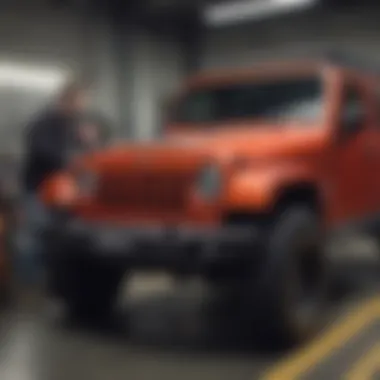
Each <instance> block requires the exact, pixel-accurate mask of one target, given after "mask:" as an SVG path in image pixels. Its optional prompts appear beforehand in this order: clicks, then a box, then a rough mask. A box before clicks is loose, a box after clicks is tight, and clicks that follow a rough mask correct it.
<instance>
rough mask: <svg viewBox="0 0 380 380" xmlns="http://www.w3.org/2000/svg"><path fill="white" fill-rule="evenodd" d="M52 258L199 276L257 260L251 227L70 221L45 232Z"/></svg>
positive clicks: (255, 234)
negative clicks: (166, 270)
mask: <svg viewBox="0 0 380 380" xmlns="http://www.w3.org/2000/svg"><path fill="white" fill-rule="evenodd" d="M43 239H44V242H45V244H46V246H47V250H48V252H49V253H48V256H49V258H50V260H49V261H51V259H53V261H55V260H54V258H57V259H59V260H62V258H73V257H74V258H75V257H83V258H91V259H98V260H104V261H109V262H115V263H119V264H124V265H128V267H134V268H151V267H154V268H162V269H168V270H174V271H186V272H199V271H202V270H203V269H205V268H209V267H212V266H213V265H223V266H227V267H228V266H229V265H233V264H235V263H240V264H242V265H245V264H246V263H247V262H248V261H251V260H252V259H254V258H255V257H257V253H258V246H259V231H257V230H255V229H254V228H251V227H249V228H248V227H232V226H225V227H186V226H176V227H168V226H161V225H159V226H152V225H149V226H146V225H144V226H134V227H125V226H115V225H109V224H107V225H103V224H97V223H89V222H82V221H78V220H76V221H75V220H72V221H68V222H65V223H56V224H53V225H50V226H49V227H48V228H47V229H46V230H45V231H44V233H43Z"/></svg>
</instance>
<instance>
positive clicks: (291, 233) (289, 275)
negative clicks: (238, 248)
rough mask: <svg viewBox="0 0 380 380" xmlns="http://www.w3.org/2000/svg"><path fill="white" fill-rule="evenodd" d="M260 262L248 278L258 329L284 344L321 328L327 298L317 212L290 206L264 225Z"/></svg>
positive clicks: (306, 337)
mask: <svg viewBox="0 0 380 380" xmlns="http://www.w3.org/2000/svg"><path fill="white" fill-rule="evenodd" d="M267 239H268V240H267V244H266V247H265V248H264V249H265V255H266V257H265V259H264V265H263V267H262V270H261V273H259V275H258V279H259V281H258V283H257V282H256V281H255V280H253V284H254V286H255V287H256V289H255V293H256V294H257V298H256V300H257V301H256V302H255V305H254V306H255V309H256V310H257V311H258V313H257V314H258V317H259V319H258V324H257V327H259V331H260V332H261V335H262V337H264V338H265V340H266V341H268V339H269V340H275V341H277V342H281V343H284V344H287V345H289V344H290V345H293V344H298V343H301V342H302V341H305V340H308V339H310V338H311V337H312V336H313V335H314V334H315V333H316V332H317V331H318V330H319V328H320V327H321V324H322V322H323V319H324V314H325V313H324V312H325V310H326V309H325V306H326V303H327V300H328V295H329V293H328V289H329V288H328V284H329V281H328V279H329V275H328V265H327V261H326V256H325V250H324V238H323V233H322V229H321V225H320V223H319V220H318V217H317V215H316V214H315V213H314V212H313V211H312V210H311V209H309V208H308V207H305V206H302V205H300V206H298V205H292V206H289V207H287V208H286V209H284V210H283V212H281V213H279V214H278V215H277V217H275V220H274V223H273V225H272V226H271V227H269V230H268V237H267Z"/></svg>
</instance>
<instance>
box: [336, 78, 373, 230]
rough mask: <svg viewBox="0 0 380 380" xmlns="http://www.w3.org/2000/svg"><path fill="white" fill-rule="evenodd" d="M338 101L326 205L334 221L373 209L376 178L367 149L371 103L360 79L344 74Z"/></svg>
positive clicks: (367, 213)
mask: <svg viewBox="0 0 380 380" xmlns="http://www.w3.org/2000/svg"><path fill="white" fill-rule="evenodd" d="M338 104H339V106H338V113H337V115H338V117H337V120H336V124H337V125H336V127H337V131H336V141H335V143H334V148H333V155H332V157H331V158H332V159H331V168H330V170H331V172H330V173H331V175H332V177H331V184H332V194H331V198H330V201H331V202H330V205H329V208H330V210H331V212H332V217H333V219H334V221H335V222H339V223H341V222H356V221H364V220H366V219H367V217H369V216H370V215H371V214H372V213H373V211H374V210H373V209H374V196H373V195H374V192H373V188H374V186H375V183H376V179H375V176H374V173H373V165H374V159H373V156H372V154H371V153H372V151H371V149H370V147H371V146H372V145H373V129H372V128H371V124H372V123H371V107H370V103H369V102H368V92H367V91H366V88H365V86H364V85H363V83H362V82H361V81H359V80H357V79H355V78H353V77H351V76H350V77H345V80H344V85H343V88H342V91H341V92H340V97H339V102H338Z"/></svg>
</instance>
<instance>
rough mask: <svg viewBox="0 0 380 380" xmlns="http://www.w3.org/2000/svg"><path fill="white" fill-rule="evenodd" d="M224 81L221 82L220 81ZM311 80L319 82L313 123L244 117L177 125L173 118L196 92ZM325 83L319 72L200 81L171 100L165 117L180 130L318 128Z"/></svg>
mask: <svg viewBox="0 0 380 380" xmlns="http://www.w3.org/2000/svg"><path fill="white" fill-rule="evenodd" d="M223 79H225V80H223ZM307 79H310V80H313V79H315V80H316V81H320V91H321V112H320V115H319V117H318V118H316V119H306V118H281V117H276V116H273V117H271V116H268V117H263V116H257V115H256V116H244V117H232V118H225V119H217V120H207V121H181V120H177V118H176V114H177V110H178V108H179V104H180V103H181V102H183V101H184V99H185V98H186V97H188V96H189V95H190V94H192V93H194V92H195V91H198V90H201V91H203V90H208V89H209V90H210V91H212V90H213V89H216V88H218V87H224V86H228V85H240V84H241V85H247V84H252V85H255V84H257V85H260V84H262V83H275V82H276V81H278V82H281V81H292V80H294V81H297V80H300V81H302V80H307ZM327 87H328V86H327V83H326V76H325V75H324V71H323V70H320V69H319V70H315V69H314V70H303V71H302V70H300V71H299V72H297V71H294V72H288V73H287V72H286V71H285V72H284V73H283V72H279V73H270V72H269V73H265V74H264V75H262V76H260V75H251V76H248V75H241V76H239V75H237V76H235V78H234V77H233V76H231V77H226V78H222V80H221V81H212V80H211V81H207V80H206V81H200V82H195V83H190V84H189V85H188V87H187V88H185V89H184V90H183V91H182V92H181V93H180V94H179V95H177V96H176V97H175V100H174V101H173V102H172V104H171V105H172V107H171V112H170V115H168V116H169V117H168V124H169V125H172V126H176V127H180V128H186V127H192V128H194V127H196V128H197V129H198V127H199V128H213V127H218V126H221V127H223V126H225V125H229V124H238V125H246V124H251V123H253V122H260V123H261V124H262V123H271V124H284V123H285V124H286V123H287V122H289V123H291V124H302V125H305V124H307V125H320V124H321V123H322V122H323V121H324V120H325V116H326V98H327V90H328V89H327Z"/></svg>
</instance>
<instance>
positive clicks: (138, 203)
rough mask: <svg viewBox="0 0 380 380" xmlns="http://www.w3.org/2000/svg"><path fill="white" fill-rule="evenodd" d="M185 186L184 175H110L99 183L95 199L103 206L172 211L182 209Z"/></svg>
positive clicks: (185, 178) (185, 191)
mask: <svg viewBox="0 0 380 380" xmlns="http://www.w3.org/2000/svg"><path fill="white" fill-rule="evenodd" d="M189 185H190V181H189V178H188V176H187V175H186V176H185V175H178V174H177V175H174V174H172V173H170V174H167V175H165V174H162V173H157V174H154V173H136V174H128V175H126V174H123V175H116V174H114V175H107V176H106V177H104V178H102V179H101V181H100V184H99V187H98V193H97V198H98V201H99V202H101V203H102V204H103V205H105V206H106V205H108V206H120V207H122V208H125V207H127V208H130V209H132V210H144V211H158V210H167V211H174V210H180V209H183V208H184V207H185V204H186V196H187V194H188V191H189Z"/></svg>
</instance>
